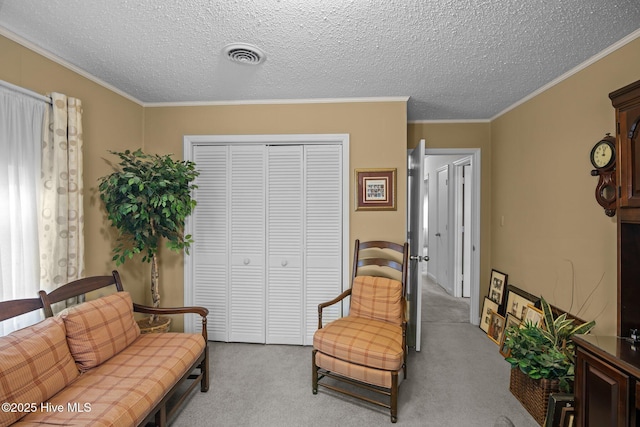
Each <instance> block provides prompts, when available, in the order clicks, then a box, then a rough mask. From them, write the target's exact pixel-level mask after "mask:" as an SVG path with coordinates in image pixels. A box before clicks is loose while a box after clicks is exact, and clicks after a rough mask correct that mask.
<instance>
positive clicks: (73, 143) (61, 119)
mask: <svg viewBox="0 0 640 427" xmlns="http://www.w3.org/2000/svg"><path fill="white" fill-rule="evenodd" d="M81 115H82V103H81V102H80V100H79V99H77V98H72V97H67V96H66V95H63V94H60V93H55V92H54V93H52V94H51V106H49V108H48V109H47V112H46V118H45V123H47V127H46V129H45V134H44V141H43V144H42V181H41V197H40V201H41V202H40V213H41V215H40V272H41V277H40V282H41V286H42V289H44V290H46V291H50V290H53V289H55V288H57V287H58V286H60V285H63V284H65V283H67V282H70V281H73V280H77V279H80V278H81V277H83V275H84V210H83V180H82V117H81Z"/></svg>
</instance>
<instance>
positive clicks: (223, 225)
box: [191, 145, 229, 341]
mask: <svg viewBox="0 0 640 427" xmlns="http://www.w3.org/2000/svg"><path fill="white" fill-rule="evenodd" d="M228 152H229V148H228V147H226V146H215V145H196V146H194V148H193V156H194V161H195V162H196V164H197V165H198V171H200V175H199V176H198V178H197V179H196V182H195V183H196V184H197V185H198V188H197V189H195V190H194V199H195V200H197V201H198V204H197V206H196V208H195V210H194V212H193V215H192V221H193V235H194V236H195V239H194V244H193V246H192V248H191V255H192V256H193V257H194V262H193V264H192V265H193V292H194V299H193V300H194V302H195V304H196V305H200V306H203V307H206V308H208V309H209V315H208V316H207V320H208V322H207V333H208V335H209V339H211V340H214V341H227V340H228V335H227V318H228V315H229V311H228V307H229V305H228V303H229V299H228V286H229V257H228V253H229V251H228V245H229V236H228V228H229V215H228V209H227V208H228V203H227V193H228V190H227V186H228V174H229V167H228V162H227V156H228ZM194 326H195V330H196V332H201V331H202V324H201V323H200V322H195V323H194Z"/></svg>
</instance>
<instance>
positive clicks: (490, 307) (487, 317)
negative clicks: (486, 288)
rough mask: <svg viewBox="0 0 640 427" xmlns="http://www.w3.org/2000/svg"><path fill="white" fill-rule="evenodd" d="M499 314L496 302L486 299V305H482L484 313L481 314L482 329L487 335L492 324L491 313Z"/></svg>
mask: <svg viewBox="0 0 640 427" xmlns="http://www.w3.org/2000/svg"><path fill="white" fill-rule="evenodd" d="M493 312H496V313H497V312H498V304H497V303H496V302H495V301H492V300H490V299H489V298H487V297H484V304H482V312H481V313H480V329H482V330H483V331H484V332H485V333H488V332H489V325H490V324H491V313H493Z"/></svg>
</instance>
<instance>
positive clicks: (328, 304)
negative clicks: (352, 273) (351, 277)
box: [318, 288, 351, 329]
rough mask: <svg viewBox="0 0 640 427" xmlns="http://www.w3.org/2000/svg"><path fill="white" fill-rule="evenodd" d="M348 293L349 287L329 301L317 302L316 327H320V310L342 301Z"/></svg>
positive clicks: (349, 291)
mask: <svg viewBox="0 0 640 427" xmlns="http://www.w3.org/2000/svg"><path fill="white" fill-rule="evenodd" d="M349 295H351V288H349V289H347V290H346V291H344V292H342V293H341V294H340V295H338V296H337V297H335V298H334V299H332V300H331V301H327V302H323V303H320V304H318V329H322V310H323V309H324V308H325V307H329V306H331V305H333V304H336V303H338V302H340V301H342V300H343V299H345V298H346V297H348V296H349Z"/></svg>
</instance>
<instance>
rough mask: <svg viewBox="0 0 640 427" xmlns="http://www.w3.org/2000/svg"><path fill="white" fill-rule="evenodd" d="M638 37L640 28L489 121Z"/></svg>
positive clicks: (493, 118) (494, 117)
mask: <svg viewBox="0 0 640 427" xmlns="http://www.w3.org/2000/svg"><path fill="white" fill-rule="evenodd" d="M638 37H640V29H638V30H636V31H634V32H633V33H631V34H629V35H628V36H626V37H624V38H623V39H621V40H618V41H617V42H615V43H614V44H612V45H611V46H609V47H608V48H606V49H604V50H603V51H601V52H599V53H597V54H595V55H593V56H592V57H591V58H589V59H587V60H586V61H584V62H583V63H581V64H580V65H578V66H576V67H574V68H572V69H571V70H569V71H567V72H566V73H564V74H562V75H561V76H560V77H558V78H556V79H554V80H552V81H550V82H549V83H547V84H546V85H544V86H542V87H541V88H540V89H538V90H536V91H534V92H532V93H530V94H529V95H527V96H525V97H524V98H522V99H521V100H520V101H518V102H516V103H515V104H512V105H511V106H509V107H507V108H505V109H504V110H502V111H501V112H499V113H498V114H496V115H495V116H493V117H491V118H490V119H489V121H494V120H495V119H497V118H499V117H500V116H502V115H503V114H506V113H508V112H509V111H511V110H513V109H515V108H516V107H519V106H520V105H522V104H524V103H525V102H527V101H530V100H531V99H533V98H535V97H536V96H538V95H540V94H541V93H543V92H545V91H547V90H548V89H551V88H552V87H553V86H555V85H557V84H558V83H561V82H562V81H564V80H566V79H568V78H569V77H571V76H573V75H574V74H577V73H578V72H580V71H582V70H584V69H585V68H587V67H588V66H590V65H593V64H594V63H596V62H598V61H599V60H601V59H602V58H604V57H605V56H607V55H609V54H610V53H613V52H615V51H616V50H618V49H620V48H621V47H623V46H624V45H626V44H628V43H631V42H632V41H634V40H635V39H637V38H638Z"/></svg>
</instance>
